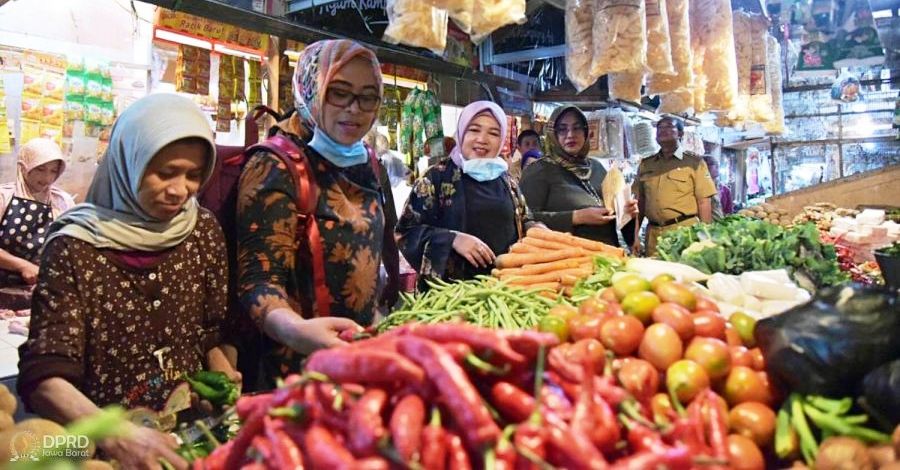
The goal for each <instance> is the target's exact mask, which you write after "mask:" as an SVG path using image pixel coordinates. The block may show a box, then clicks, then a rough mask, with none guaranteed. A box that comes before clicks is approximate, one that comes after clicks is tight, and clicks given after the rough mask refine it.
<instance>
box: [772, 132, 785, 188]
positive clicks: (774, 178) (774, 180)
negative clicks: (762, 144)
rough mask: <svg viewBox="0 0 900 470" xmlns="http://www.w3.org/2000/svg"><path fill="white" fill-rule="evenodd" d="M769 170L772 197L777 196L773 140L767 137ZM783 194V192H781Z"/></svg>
mask: <svg viewBox="0 0 900 470" xmlns="http://www.w3.org/2000/svg"><path fill="white" fill-rule="evenodd" d="M769 168H770V170H771V171H772V196H777V195H778V194H779V193H778V173H777V172H776V167H775V138H774V137H769ZM782 189H784V188H782ZM782 192H784V191H782Z"/></svg>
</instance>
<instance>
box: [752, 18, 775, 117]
mask: <svg viewBox="0 0 900 470" xmlns="http://www.w3.org/2000/svg"><path fill="white" fill-rule="evenodd" d="M767 26H768V25H767V21H766V19H765V18H763V17H762V16H761V15H755V16H754V17H753V21H752V23H751V24H750V36H751V38H752V42H751V44H752V45H751V50H750V83H749V85H750V120H752V121H756V122H759V123H764V122H769V121H771V120H772V119H774V118H775V111H774V109H772V90H771V86H770V83H769V82H770V80H769V72H768V60H769V42H768V40H767V39H766V37H767V36H768V32H767V31H766V30H767Z"/></svg>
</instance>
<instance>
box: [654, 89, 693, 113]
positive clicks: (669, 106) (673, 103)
mask: <svg viewBox="0 0 900 470" xmlns="http://www.w3.org/2000/svg"><path fill="white" fill-rule="evenodd" d="M693 109H694V92H693V90H692V89H690V88H679V89H677V90H675V91H672V92H669V93H664V94H662V95H659V107H658V108H656V112H657V113H659V114H684V113H687V114H691V113H692V112H693Z"/></svg>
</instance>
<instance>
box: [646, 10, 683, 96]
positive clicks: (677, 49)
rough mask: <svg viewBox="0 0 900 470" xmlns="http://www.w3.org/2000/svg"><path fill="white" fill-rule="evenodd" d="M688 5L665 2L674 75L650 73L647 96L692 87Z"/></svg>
mask: <svg viewBox="0 0 900 470" xmlns="http://www.w3.org/2000/svg"><path fill="white" fill-rule="evenodd" d="M688 5H689V1H688V0H667V1H666V16H667V17H668V20H669V21H668V27H669V28H668V32H669V45H670V47H669V49H670V50H671V52H672V66H673V69H674V71H675V73H674V75H670V74H660V73H651V74H650V77H649V79H648V80H647V94H648V95H658V94H661V93H667V92H671V91H675V90H678V89H680V88H689V87H691V86H692V85H693V81H694V70H693V60H692V58H693V55H692V51H691V21H690V16H689V13H688V12H689V8H688ZM648 8H649V7H648ZM649 18H650V17H649V16H648V27H649ZM651 44H652V42H651ZM648 47H652V46H648ZM648 54H649V51H648ZM651 71H652V68H651ZM682 95H684V93H682ZM690 100H691V101H693V96H691V98H690Z"/></svg>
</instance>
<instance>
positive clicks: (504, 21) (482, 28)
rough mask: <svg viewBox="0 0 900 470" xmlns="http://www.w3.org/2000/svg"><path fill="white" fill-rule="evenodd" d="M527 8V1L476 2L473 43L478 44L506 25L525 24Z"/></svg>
mask: <svg viewBox="0 0 900 470" xmlns="http://www.w3.org/2000/svg"><path fill="white" fill-rule="evenodd" d="M525 6H526V5H525V0H480V1H478V0H476V2H475V11H477V12H478V14H477V15H473V16H472V35H471V39H472V42H474V43H475V44H478V43H480V42H481V41H483V40H484V38H486V37H488V36H490V35H491V33H493V32H494V31H496V30H498V29H500V28H502V27H504V26H506V25H509V24H523V23H525V21H527V20H528V18H527V17H526V16H525Z"/></svg>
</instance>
